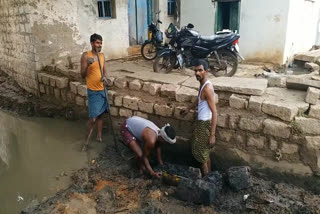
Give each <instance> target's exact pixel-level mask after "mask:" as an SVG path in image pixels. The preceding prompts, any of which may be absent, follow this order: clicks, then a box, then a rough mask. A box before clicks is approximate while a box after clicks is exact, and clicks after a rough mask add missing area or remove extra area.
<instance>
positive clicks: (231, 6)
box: [215, 0, 240, 32]
mask: <svg viewBox="0 0 320 214" xmlns="http://www.w3.org/2000/svg"><path fill="white" fill-rule="evenodd" d="M239 23H240V1H239V0H218V1H217V10H216V22H215V32H217V31H221V30H223V29H229V30H232V31H237V32H239Z"/></svg>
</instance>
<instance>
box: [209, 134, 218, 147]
mask: <svg viewBox="0 0 320 214" xmlns="http://www.w3.org/2000/svg"><path fill="white" fill-rule="evenodd" d="M215 143H216V136H215V135H211V136H210V139H209V144H210V147H211V148H213V147H214V144H215Z"/></svg>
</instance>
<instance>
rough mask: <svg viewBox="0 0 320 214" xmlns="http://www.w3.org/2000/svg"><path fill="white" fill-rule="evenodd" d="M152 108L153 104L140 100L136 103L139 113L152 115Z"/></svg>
mask: <svg viewBox="0 0 320 214" xmlns="http://www.w3.org/2000/svg"><path fill="white" fill-rule="evenodd" d="M153 106H154V104H153V103H148V102H144V101H142V100H139V102H138V107H139V111H142V112H146V113H150V114H152V113H153Z"/></svg>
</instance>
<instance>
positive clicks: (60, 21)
mask: <svg viewBox="0 0 320 214" xmlns="http://www.w3.org/2000/svg"><path fill="white" fill-rule="evenodd" d="M115 2H116V18H114V19H101V18H98V12H97V1H96V0H91V1H85V0H79V1H72V0H57V1H49V0H42V1H37V0H25V1H9V0H1V1H0V23H1V25H0V41H1V42H0V69H1V70H3V71H5V72H6V73H8V74H10V75H13V76H14V79H15V80H16V81H17V82H18V84H19V85H20V86H22V87H23V88H24V89H26V90H28V91H29V92H31V93H34V94H36V93H37V91H38V82H37V81H36V71H38V70H40V69H41V68H43V67H44V66H46V65H48V64H60V65H66V64H67V63H68V60H67V58H68V57H71V59H72V61H73V62H79V60H80V56H81V54H82V52H84V51H87V50H89V49H91V46H90V35H91V34H93V33H98V34H101V35H102V37H103V39H104V41H103V49H102V51H103V52H104V53H105V56H106V59H114V58H121V57H125V56H127V55H128V50H127V49H128V47H129V35H128V9H127V8H128V7H127V0H116V1H115Z"/></svg>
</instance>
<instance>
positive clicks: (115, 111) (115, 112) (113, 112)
mask: <svg viewBox="0 0 320 214" xmlns="http://www.w3.org/2000/svg"><path fill="white" fill-rule="evenodd" d="M110 114H111V116H114V117H117V116H119V108H117V107H113V106H112V107H110Z"/></svg>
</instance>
